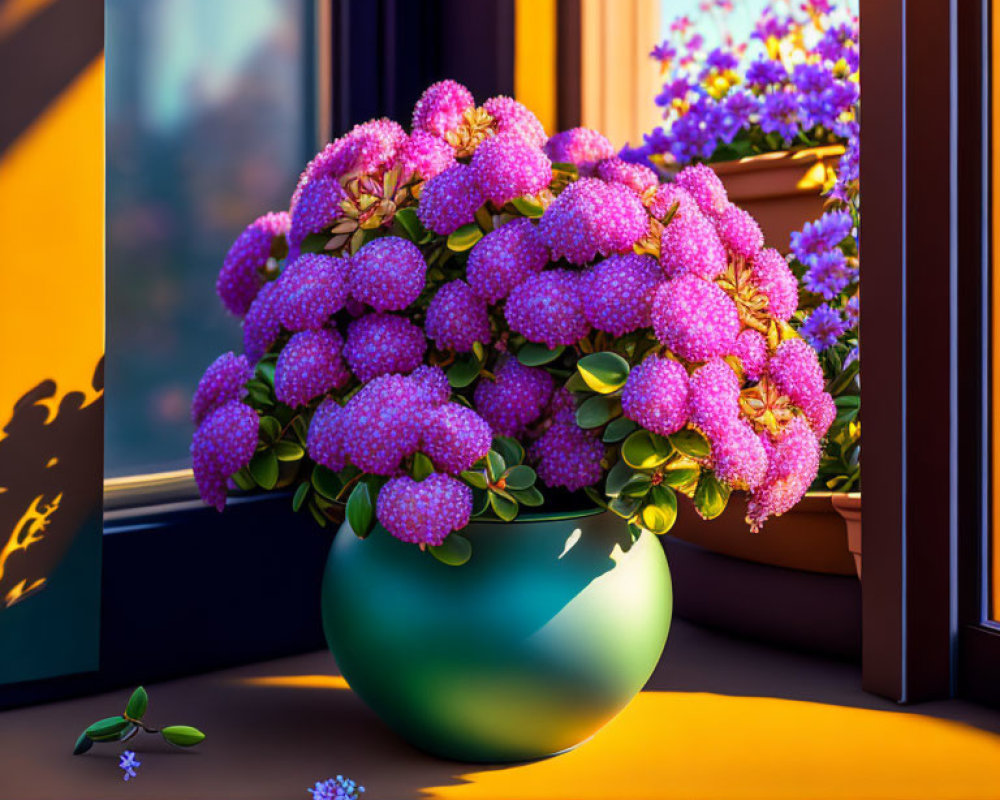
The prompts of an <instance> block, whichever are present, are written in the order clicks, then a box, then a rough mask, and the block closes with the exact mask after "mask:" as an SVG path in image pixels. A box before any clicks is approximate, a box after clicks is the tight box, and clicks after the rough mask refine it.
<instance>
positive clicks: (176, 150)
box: [105, 0, 316, 477]
mask: <svg viewBox="0 0 1000 800" xmlns="http://www.w3.org/2000/svg"><path fill="white" fill-rule="evenodd" d="M106 8H107V17H106V20H107V66H108V80H107V137H108V138H107V142H108V144H107V279H108V288H107V298H108V315H107V392H106V398H107V401H106V402H107V425H106V454H105V474H106V476H108V477H112V476H119V475H126V474H133V473H144V472H152V471H159V470H167V469H177V468H181V467H186V466H188V463H189V460H188V444H189V442H190V436H191V422H190V418H189V414H188V405H189V402H190V398H191V393H192V390H193V388H194V386H195V385H196V383H197V381H198V378H199V376H200V375H201V372H202V371H203V370H204V368H205V367H206V366H207V365H208V364H209V363H210V362H211V361H212V360H213V359H214V358H215V357H216V356H217V355H219V353H221V352H224V351H226V350H229V349H238V348H239V347H240V327H239V323H238V320H236V319H234V318H232V317H230V316H228V315H227V313H226V312H225V311H224V310H223V309H222V307H221V305H220V304H219V302H218V300H217V299H216V297H215V291H214V287H215V278H216V274H217V272H218V270H219V267H220V266H221V264H222V259H223V257H224V256H225V254H226V251H227V249H228V248H229V245H230V244H231V243H232V241H233V240H234V239H235V238H236V236H237V235H238V234H239V233H240V231H241V230H243V228H244V227H245V226H246V225H247V224H249V223H250V222H252V221H253V220H254V219H255V218H256V217H257V216H259V215H260V214H263V213H264V212H267V211H271V210H280V209H285V208H287V205H288V198H289V196H290V194H291V191H292V189H293V188H294V185H295V180H296V178H297V176H298V174H299V171H300V170H301V169H302V167H303V165H304V164H305V162H306V161H307V160H308V158H309V156H310V155H311V154H312V152H313V151H314V150H315V145H316V141H315V134H314V131H315V118H314V114H315V104H314V102H313V101H314V97H313V89H312V87H313V86H314V76H313V74H312V71H313V70H312V66H311V65H312V63H313V55H312V54H313V41H312V37H313V35H314V25H313V3H312V2H311V0H212V1H211V2H204V0H108V2H107V4H106Z"/></svg>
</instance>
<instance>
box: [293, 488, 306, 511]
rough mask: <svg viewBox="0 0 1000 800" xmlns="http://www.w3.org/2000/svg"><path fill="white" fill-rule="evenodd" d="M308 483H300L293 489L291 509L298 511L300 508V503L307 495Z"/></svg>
mask: <svg viewBox="0 0 1000 800" xmlns="http://www.w3.org/2000/svg"><path fill="white" fill-rule="evenodd" d="M309 488H310V486H309V484H308V483H300V484H299V488H298V489H296V490H295V494H294V495H293V496H292V511H299V510H301V508H302V504H303V503H304V502H305V501H306V498H307V497H308V496H309Z"/></svg>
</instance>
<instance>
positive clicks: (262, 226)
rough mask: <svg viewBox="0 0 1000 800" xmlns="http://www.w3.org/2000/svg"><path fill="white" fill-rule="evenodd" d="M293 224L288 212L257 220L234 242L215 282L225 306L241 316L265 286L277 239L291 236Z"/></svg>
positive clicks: (269, 215) (272, 214) (216, 289)
mask: <svg viewBox="0 0 1000 800" xmlns="http://www.w3.org/2000/svg"><path fill="white" fill-rule="evenodd" d="M290 224H291V222H290V219H289V216H288V214H286V213H285V212H280V213H271V214H265V215H264V216H262V217H258V218H257V219H256V220H254V221H253V222H252V223H250V225H248V226H247V228H246V230H244V231H243V233H241V234H240V235H239V237H238V238H237V239H236V241H235V242H233V246H232V247H230V248H229V252H228V253H226V258H225V260H224V261H223V262H222V269H221V270H220V271H219V277H218V280H217V281H216V283H215V291H216V293H217V294H218V295H219V299H220V300H221V301H222V304H223V305H224V306H225V307H226V308H227V309H228V310H229V311H230V313H233V314H236V315H237V316H240V317H242V316H243V315H244V314H246V313H247V310H248V309H249V308H250V304H251V303H252V302H253V300H254V298H255V297H256V296H257V292H259V291H260V289H261V287H262V286H263V285H264V270H265V269H266V267H267V260H268V259H269V258H270V257H271V253H272V251H273V249H274V245H275V240H276V239H279V238H280V237H282V236H285V235H286V234H287V233H288V230H289V226H290Z"/></svg>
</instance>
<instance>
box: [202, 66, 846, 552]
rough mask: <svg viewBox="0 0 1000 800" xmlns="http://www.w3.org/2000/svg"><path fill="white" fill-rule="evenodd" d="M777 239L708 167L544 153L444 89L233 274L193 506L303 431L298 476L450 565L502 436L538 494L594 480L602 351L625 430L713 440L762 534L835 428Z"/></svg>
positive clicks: (519, 120) (303, 189)
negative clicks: (353, 495)
mask: <svg viewBox="0 0 1000 800" xmlns="http://www.w3.org/2000/svg"><path fill="white" fill-rule="evenodd" d="M554 165H555V166H554ZM404 212H405V213H406V214H407V215H408V217H404V216H403V213H404ZM414 212H415V213H414ZM464 226H469V227H468V230H463V231H461V232H460V235H459V236H452V234H454V233H455V232H456V231H458V230H459V229H460V228H463V227H464ZM763 244H764V243H763V236H762V234H761V231H760V228H759V226H758V225H757V223H756V222H755V221H754V220H753V218H752V217H751V216H750V215H749V214H747V213H746V212H745V211H743V210H742V209H740V208H738V207H737V206H735V205H733V204H732V203H730V202H729V200H728V197H727V195H726V192H725V188H724V187H723V186H722V183H721V182H720V181H719V179H718V178H717V177H716V174H715V173H714V172H713V171H712V170H711V169H709V168H707V167H703V166H698V167H689V168H687V169H685V170H683V171H682V172H681V173H680V174H679V175H678V176H677V178H676V181H674V182H672V183H669V184H663V185H658V183H657V179H656V176H655V174H654V173H653V172H652V171H651V170H649V169H648V168H646V167H642V166H638V165H635V164H630V163H626V162H625V161H622V160H621V159H619V158H618V157H617V156H616V155H615V152H614V148H613V147H612V146H611V144H610V142H609V141H608V140H607V139H606V138H605V137H604V136H602V135H601V134H600V133H598V132H596V131H592V130H588V129H585V128H576V129H573V130H570V131H565V132H562V133H557V134H556V135H554V136H552V137H551V138H549V137H547V136H546V135H545V131H544V130H543V128H542V126H541V124H540V123H539V121H538V119H537V118H536V117H535V116H534V115H533V114H531V112H530V111H528V110H527V109H526V108H525V107H524V106H523V105H521V104H520V103H518V102H517V101H515V100H513V99H511V98H507V97H495V98H491V99H489V100H487V101H486V102H485V103H483V104H482V105H481V106H477V105H476V102H475V100H474V98H473V97H472V95H471V93H470V92H469V91H468V90H467V89H466V88H465V87H463V86H461V85H459V84H457V83H454V82H453V81H442V82H440V83H437V84H434V85H433V86H431V87H430V88H428V90H427V91H426V92H425V93H424V95H423V96H422V97H421V98H420V100H419V101H418V103H417V105H416V107H415V108H414V111H413V118H412V130H411V131H410V132H409V133H408V132H407V131H405V130H404V129H403V128H402V127H401V126H399V125H398V124H397V123H395V122H392V121H391V120H387V119H381V120H373V121H371V122H367V123H364V124H363V125H358V126H356V127H355V128H354V129H353V130H351V131H350V132H349V133H347V134H346V135H345V136H343V137H341V138H340V139H338V140H337V141H335V142H333V143H331V144H330V145H328V146H327V147H326V148H325V149H324V150H323V151H322V152H320V153H319V154H318V155H317V156H316V157H315V158H314V159H313V160H312V161H311V162H310V163H309V164H308V165H307V167H306V169H305V170H304V171H303V173H302V175H301V177H300V178H299V181H298V184H297V186H296V188H295V192H294V194H293V196H292V198H291V202H290V210H289V212H287V213H285V212H282V213H278V214H269V215H266V216H264V217H261V218H260V219H258V220H257V221H256V222H254V223H253V224H252V225H251V226H250V227H249V228H248V229H247V230H246V231H244V233H243V234H241V236H240V238H239V239H238V240H237V241H236V243H235V244H234V245H233V247H232V249H231V250H230V252H229V254H228V255H227V256H226V259H225V262H224V265H223V268H222V272H221V273H220V275H219V281H218V290H219V295H220V297H221V298H222V300H223V302H224V304H225V305H226V307H227V308H229V309H230V310H231V311H233V312H234V313H236V314H239V315H241V316H243V323H242V324H243V340H244V350H245V355H241V356H237V355H235V354H233V353H228V354H226V355H224V356H222V357H220V359H219V360H218V361H216V362H215V363H214V364H213V365H212V366H211V367H209V369H208V370H207V371H206V373H205V376H204V377H203V379H202V381H201V383H200V385H199V387H198V390H197V392H196V394H195V397H194V400H193V402H192V417H193V419H194V421H195V423H196V425H198V430H197V432H196V433H195V436H194V440H193V443H192V459H193V462H194V466H195V474H196V478H197V480H198V485H199V488H200V489H201V491H202V495H203V497H204V498H205V500H206V501H207V502H209V503H211V504H213V505H215V506H216V507H219V508H221V507H222V505H223V504H224V502H225V493H226V483H227V481H228V480H229V479H230V478H231V477H232V476H233V475H234V474H236V473H239V472H240V471H241V470H243V469H244V468H245V467H247V466H248V464H249V463H250V461H251V459H252V458H253V457H254V454H255V452H257V453H260V454H261V456H262V457H266V456H267V453H266V452H265V451H266V450H268V449H269V448H270V447H271V446H273V439H274V437H275V436H276V435H277V436H280V437H281V438H283V439H288V438H289V437H291V436H297V437H300V438H299V441H300V442H301V444H302V445H303V446H304V448H305V451H306V453H307V461H308V462H315V463H316V464H318V465H321V466H323V467H325V468H327V469H329V470H332V471H334V472H336V473H339V474H340V475H341V478H342V480H343V481H344V482H346V483H351V482H357V481H361V480H363V481H365V483H366V485H367V486H368V487H369V489H370V491H372V492H374V493H375V494H376V495H377V497H375V496H373V498H372V499H373V504H374V510H375V514H376V516H377V519H378V521H379V522H380V523H381V524H382V526H383V527H384V528H385V529H386V530H387V531H388V532H389V533H391V534H392V535H394V536H396V537H398V538H400V539H402V540H404V541H407V542H415V543H419V544H421V545H432V546H433V545H439V544H441V543H442V542H443V541H444V540H445V538H446V537H447V536H448V534H449V533H451V532H452V531H455V530H458V529H461V528H462V527H464V526H465V525H466V524H467V523H468V521H469V519H470V515H471V514H472V511H473V489H472V487H473V486H475V487H476V488H477V490H478V491H481V486H482V483H481V480H480V479H478V478H477V479H475V480H467V478H468V471H469V470H479V471H480V472H481V474H483V475H485V474H486V473H485V472H482V470H483V463H484V462H483V459H484V458H485V457H486V455H487V452H488V451H489V450H490V448H491V446H496V445H495V444H494V442H495V437H513V438H516V439H518V440H519V441H520V442H521V443H522V444H523V448H524V450H525V451H526V453H527V463H528V464H530V465H532V466H533V467H534V468H535V469H536V471H537V476H538V478H539V480H540V483H541V485H542V486H543V487H547V488H559V489H565V490H568V491H571V492H575V491H578V490H581V489H584V488H587V487H594V486H597V485H598V484H600V482H601V480H602V478H603V477H604V475H605V474H606V472H607V470H608V468H609V465H611V464H613V463H615V461H616V460H617V459H618V458H621V455H620V448H619V445H618V444H616V442H618V441H620V438H619V439H615V438H614V437H610V438H608V437H602V433H603V430H602V429H603V427H604V425H603V424H598V423H600V422H601V420H597V422H596V423H595V422H589V423H588V422H587V420H586V419H585V416H586V410H581V411H580V412H579V413H580V415H582V416H580V421H581V423H583V424H588V425H589V426H590V427H589V429H586V430H585V429H584V428H582V427H581V426H580V424H578V422H577V406H578V405H579V404H580V402H582V398H581V397H580V395H579V394H578V392H580V391H581V389H580V386H579V385H577V386H576V387H575V388H574V387H573V386H572V385H564V384H566V376H567V375H570V374H572V372H573V370H574V368H575V367H576V362H577V360H579V359H580V358H581V356H582V355H583V354H585V353H590V352H593V351H594V350H611V351H614V352H616V353H618V354H619V355H623V356H625V357H626V359H627V361H628V362H629V365H630V372H629V374H628V376H627V380H625V379H624V378H623V380H625V383H624V385H623V386H621V387H620V389H619V390H618V391H615V390H614V387H612V388H610V389H608V392H610V393H612V394H613V395H620V410H619V408H618V400H616V399H614V397H612V398H609V401H608V408H609V409H610V411H609V413H610V414H611V416H617V415H618V414H621V415H623V416H624V417H625V420H630V421H631V422H630V423H627V425H626V426H625V435H627V434H628V432H629V431H630V430H631V429H634V428H635V427H636V426H641V428H642V429H645V430H646V431H648V432H650V433H651V434H656V435H658V436H663V437H670V436H673V435H675V434H678V433H679V432H682V431H684V430H685V429H686V428H687V429H693V430H695V431H698V432H700V433H701V434H702V435H703V436H704V437H705V438H706V439H707V441H708V445H709V449H710V452H709V453H708V454H705V455H704V457H700V456H699V458H698V459H696V461H697V462H698V463H697V466H698V467H699V468H700V469H703V470H712V471H713V472H714V474H715V476H716V478H718V479H719V480H721V481H722V482H724V483H725V484H727V485H728V486H730V487H732V488H736V489H742V490H745V491H747V492H748V493H749V520H750V522H751V524H752V525H754V526H759V525H760V524H762V523H763V522H764V520H765V519H767V517H769V516H772V515H775V514H780V513H783V512H784V511H786V510H787V509H788V508H790V507H791V505H793V504H794V503H795V502H797V500H798V499H799V498H800V497H801V495H802V493H803V492H804V491H805V490H806V489H807V488H808V486H809V485H810V483H811V481H812V479H813V476H814V475H815V469H816V463H817V461H818V458H819V448H820V440H821V438H822V436H823V435H824V433H825V431H826V428H827V427H828V426H829V424H830V422H831V420H832V419H833V417H834V416H835V413H836V412H835V408H834V406H833V403H832V400H831V399H830V397H829V395H828V394H826V393H825V391H824V386H823V379H822V374H821V372H820V369H819V365H818V363H817V361H816V355H815V353H814V351H813V350H812V349H811V348H810V347H809V346H808V345H806V344H805V343H804V342H803V341H801V340H799V339H797V338H790V337H792V336H793V335H792V334H791V333H790V329H789V328H788V326H787V325H786V324H785V323H786V322H787V320H788V319H789V318H790V316H791V314H792V313H793V312H794V311H795V308H796V305H797V289H796V282H795V279H794V277H793V276H792V274H791V272H790V270H789V269H788V265H787V264H786V263H785V261H784V259H782V258H781V257H780V255H778V254H777V253H776V252H775V251H773V250H770V249H766V248H764V246H763ZM282 260H284V264H283V265H282V263H281V262H282ZM522 348H526V349H524V350H523V351H522ZM546 348H547V350H546ZM529 352H530V353H533V354H534V355H533V356H531V357H528V356H527V355H526V354H527V353H529ZM532 358H534V359H536V360H532ZM619 361H620V359H619ZM528 364H534V366H528ZM445 369H447V370H448V372H447V373H446V372H445ZM577 378H579V376H577ZM570 389H572V391H570ZM264 416H266V417H271V418H272V419H269V420H265V423H266V425H264V426H262V427H260V436H261V437H262V444H261V445H260V447H259V448H258V427H259V419H260V417H264ZM275 419H277V420H278V421H279V423H280V426H281V430H280V432H279V433H276V432H275V429H274V422H275ZM622 422H624V421H622ZM303 423H304V424H303ZM265 430H266V434H265ZM606 441H607V442H611V444H606ZM289 454H294V448H286V451H283V457H288V456H289ZM283 463H284V462H283ZM289 463H294V462H289ZM310 468H311V467H310ZM282 469H283V470H284V471H283V472H282V475H285V474H286V472H287V470H288V468H287V467H284V466H283V467H282ZM250 472H251V474H253V470H251V471H250ZM359 473H360V474H359ZM428 473H429V474H428ZM520 474H521V475H522V476H523V474H524V473H523V472H522V473H520ZM529 474H530V473H529ZM303 475H304V477H302V478H301V479H302V480H308V473H307V472H305V473H303ZM238 477H239V476H238ZM244 477H245V473H244ZM654 477H656V476H654ZM660 479H662V476H659V477H658V478H656V480H660ZM651 480H652V479H651ZM653 482H654V483H655V482H656V481H655V480H654V481H653ZM283 485H286V484H283ZM518 485H519V484H516V483H515V484H514V488H513V489H512V490H511V491H513V492H514V493H515V494H516V492H517V491H518V488H517V486H518ZM489 490H490V491H501V492H502V491H504V488H503V484H502V483H500V482H498V483H496V484H490V486H489ZM507 496H508V497H513V496H514V495H507ZM531 499H532V496H529V497H528V500H531ZM528 500H526V501H525V502H527V501H528ZM315 510H316V509H314V511H315ZM316 513H319V512H316ZM477 513H479V512H477Z"/></svg>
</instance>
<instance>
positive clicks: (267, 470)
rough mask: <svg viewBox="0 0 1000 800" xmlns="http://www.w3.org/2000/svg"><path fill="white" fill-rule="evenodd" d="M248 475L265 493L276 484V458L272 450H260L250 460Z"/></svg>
mask: <svg viewBox="0 0 1000 800" xmlns="http://www.w3.org/2000/svg"><path fill="white" fill-rule="evenodd" d="M249 469H250V475H251V477H252V478H253V479H254V481H255V482H256V483H257V485H258V486H259V487H260V488H261V489H263V490H264V491H266V492H269V491H271V489H273V488H274V487H275V486H276V485H277V483H278V457H277V456H276V455H275V454H274V451H272V450H260V451H258V452H257V453H255V454H254V457H253V458H251V459H250V467H249Z"/></svg>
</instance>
